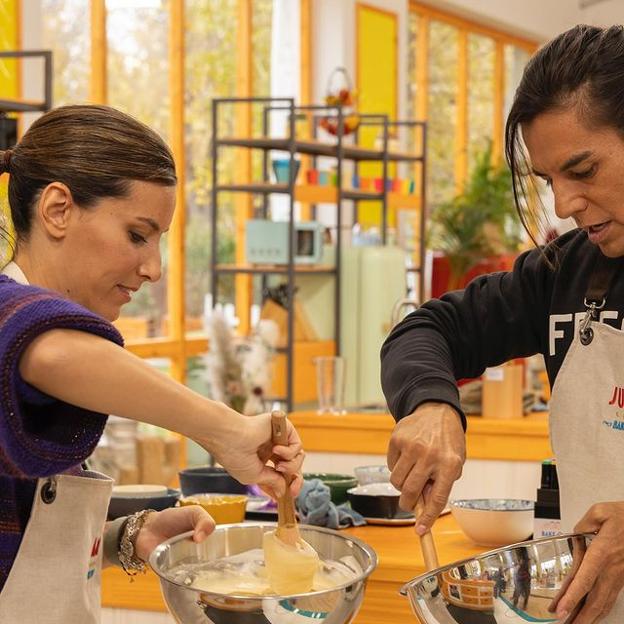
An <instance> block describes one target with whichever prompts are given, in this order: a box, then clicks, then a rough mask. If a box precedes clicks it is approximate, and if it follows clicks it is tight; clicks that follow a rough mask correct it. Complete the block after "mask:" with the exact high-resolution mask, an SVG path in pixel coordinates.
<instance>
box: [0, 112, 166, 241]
mask: <svg viewBox="0 0 624 624" xmlns="http://www.w3.org/2000/svg"><path fill="white" fill-rule="evenodd" d="M5 172H6V173H8V174H9V206H10V208H11V218H12V220H13V226H14V227H15V232H16V233H17V237H18V240H19V239H22V238H26V237H27V236H28V234H29V232H30V228H31V225H32V218H33V212H34V211H33V208H34V205H35V203H36V201H37V199H38V197H39V195H40V193H41V191H42V190H43V189H44V188H45V187H46V186H47V185H48V184H50V183H51V182H62V183H63V184H66V185H67V187H68V188H69V189H70V191H71V193H72V197H73V199H74V201H75V202H76V203H77V204H78V205H79V206H81V207H82V208H89V207H90V206H93V205H94V204H95V203H96V202H97V201H98V200H99V199H101V198H104V197H124V196H126V195H127V194H128V193H129V191H130V183H131V182H132V181H134V180H138V181H144V182H154V183H155V184H161V185H163V186H174V185H175V184H176V181H177V179H176V174H175V163H174V160H173V156H172V154H171V151H170V150H169V148H168V147H167V145H166V144H165V142H164V141H163V140H162V139H161V138H160V137H159V136H158V134H156V132H154V131H153V130H151V129H150V128H148V127H147V126H146V125H145V124H143V123H141V122H140V121H137V120H136V119H134V118H133V117H130V116H129V115H126V114H125V113H122V112H120V111H118V110H116V109H114V108H110V107H108V106H94V105H77V106H61V107H59V108H55V109H53V110H51V111H49V112H48V113H46V114H45V115H42V116H41V117H40V118H39V119H37V121H35V122H34V123H33V124H32V125H31V126H30V128H29V129H28V131H27V132H26V133H25V134H24V136H23V138H22V140H21V141H20V142H19V143H18V144H17V145H16V146H15V147H14V148H12V149H10V150H6V151H4V152H0V174H1V173H5ZM4 234H5V237H6V232H5V233H4Z"/></svg>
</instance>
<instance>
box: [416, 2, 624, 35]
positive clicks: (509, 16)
mask: <svg viewBox="0 0 624 624" xmlns="http://www.w3.org/2000/svg"><path fill="white" fill-rule="evenodd" d="M617 1H618V0H614V4H615V3H616V2H617ZM424 2H425V3H427V4H430V5H431V6H433V7H434V8H438V9H442V10H446V11H450V12H452V13H455V14H457V15H460V16H462V17H466V18H468V19H473V20H476V21H478V22H481V23H483V24H486V25H489V26H493V27H498V28H503V29H505V30H507V31H509V32H511V33H513V34H517V35H522V36H525V37H529V38H531V39H537V40H539V41H546V40H547V39H550V38H552V37H554V36H555V35H556V34H557V33H560V32H561V31H563V30H566V29H568V28H570V27H571V26H574V24H577V23H578V22H579V21H580V19H581V11H580V9H579V0H545V1H544V0H522V2H518V0H424Z"/></svg>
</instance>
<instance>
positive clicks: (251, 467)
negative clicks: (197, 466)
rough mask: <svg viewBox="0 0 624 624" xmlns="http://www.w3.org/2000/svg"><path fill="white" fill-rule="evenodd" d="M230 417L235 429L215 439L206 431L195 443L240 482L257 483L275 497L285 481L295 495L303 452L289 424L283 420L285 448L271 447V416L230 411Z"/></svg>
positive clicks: (282, 491)
mask: <svg viewBox="0 0 624 624" xmlns="http://www.w3.org/2000/svg"><path fill="white" fill-rule="evenodd" d="M232 418H233V419H234V421H233V422H235V423H236V425H237V426H235V427H231V428H229V430H228V431H226V432H222V433H221V434H220V435H219V436H215V435H214V432H208V436H209V437H208V436H207V438H206V439H205V440H201V439H197V442H199V443H200V444H202V445H203V446H205V447H206V448H207V449H208V450H209V451H210V453H212V454H213V455H214V457H215V459H216V460H217V461H218V462H219V463H220V464H221V465H222V466H223V467H224V468H225V469H226V470H227V471H228V472H229V473H230V474H231V475H232V476H233V477H235V478H236V479H238V480H239V481H240V482H241V483H257V484H258V485H259V486H260V487H261V488H262V489H263V490H264V491H265V492H266V493H267V494H269V496H272V497H273V498H277V497H279V496H282V495H283V494H284V492H285V491H286V479H287V480H288V482H289V483H290V491H291V493H292V495H293V496H296V495H297V494H298V493H299V490H300V489H301V486H302V484H303V477H302V476H301V473H300V471H301V465H302V464H303V458H304V452H303V449H302V448H301V439H300V438H299V434H298V433H297V430H296V429H295V428H294V427H293V425H292V423H291V422H290V421H288V420H287V421H286V422H287V427H288V445H287V446H281V445H276V446H273V443H272V442H271V433H272V429H271V414H260V415H258V416H241V415H240V414H238V413H237V412H234V411H232ZM269 460H271V462H270V463H268V462H269ZM291 480H292V481H291Z"/></svg>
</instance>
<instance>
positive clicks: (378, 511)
mask: <svg viewBox="0 0 624 624" xmlns="http://www.w3.org/2000/svg"><path fill="white" fill-rule="evenodd" d="M347 497H348V498H349V502H350V503H351V508H352V509H355V511H357V512H359V513H361V514H362V515H363V516H364V517H365V518H384V519H387V520H404V519H408V518H413V514H410V513H408V512H406V511H403V510H402V509H400V508H399V498H400V493H399V492H398V491H396V490H395V489H394V488H393V487H392V485H390V483H369V484H368V485H360V486H358V487H355V488H351V489H350V490H347Z"/></svg>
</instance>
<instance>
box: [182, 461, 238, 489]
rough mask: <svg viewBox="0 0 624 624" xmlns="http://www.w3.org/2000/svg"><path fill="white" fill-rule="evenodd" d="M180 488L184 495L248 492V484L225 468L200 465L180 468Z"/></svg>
mask: <svg viewBox="0 0 624 624" xmlns="http://www.w3.org/2000/svg"><path fill="white" fill-rule="evenodd" d="M178 475H179V476H180V488H181V489H182V494H184V496H191V494H205V493H215V494H246V493H247V486H246V485H243V484H242V483H239V482H238V481H237V480H236V479H235V478H234V477H231V476H230V475H229V474H228V473H227V472H226V471H225V469H224V468H217V467H215V466H199V467H198V468H186V469H185V470H180V472H179V473H178Z"/></svg>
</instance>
